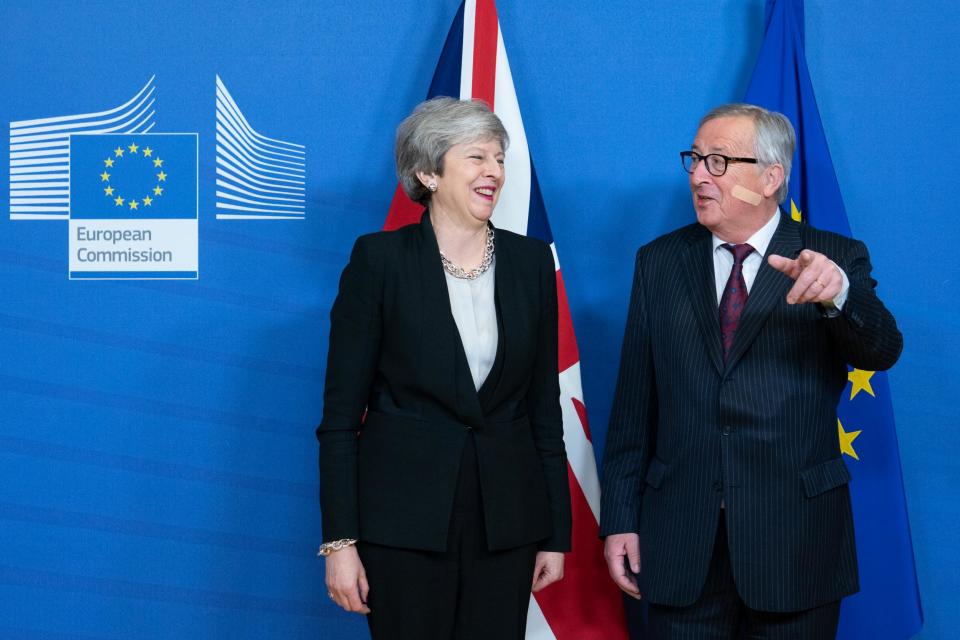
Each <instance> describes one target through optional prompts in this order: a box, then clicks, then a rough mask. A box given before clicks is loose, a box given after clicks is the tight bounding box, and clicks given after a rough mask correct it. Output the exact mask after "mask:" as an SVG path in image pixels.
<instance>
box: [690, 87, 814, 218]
mask: <svg viewBox="0 0 960 640" xmlns="http://www.w3.org/2000/svg"><path fill="white" fill-rule="evenodd" d="M736 116H746V117H748V118H750V119H751V120H753V126H754V130H755V131H756V149H755V150H754V152H755V153H756V156H757V160H758V161H759V162H760V166H766V167H769V166H770V165H774V164H779V165H780V166H782V167H783V184H781V185H780V189H779V190H778V191H777V202H778V203H780V202H783V201H784V200H786V199H787V189H788V188H789V186H790V167H791V165H792V164H793V150H794V149H795V148H796V146H797V136H796V134H795V133H794V131H793V125H792V124H790V119H789V118H787V116H785V115H783V114H782V113H778V112H776V111H768V110H767V109H764V108H763V107H758V106H756V105H753V104H744V103H732V104H725V105H721V106H719V107H717V108H716V109H713V110H712V111H710V113H708V114H707V115H705V116H703V118H702V119H701V120H700V126H701V127H702V126H703V125H704V124H706V123H707V122H709V121H710V120H716V119H717V118H729V117H736Z"/></svg>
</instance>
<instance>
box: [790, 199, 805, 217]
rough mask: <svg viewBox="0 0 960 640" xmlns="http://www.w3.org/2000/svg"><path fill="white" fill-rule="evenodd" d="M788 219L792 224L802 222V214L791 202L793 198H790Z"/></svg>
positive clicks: (794, 203)
mask: <svg viewBox="0 0 960 640" xmlns="http://www.w3.org/2000/svg"><path fill="white" fill-rule="evenodd" d="M790 217H791V218H792V219H793V220H794V222H800V221H801V220H803V212H802V211H800V209H798V208H797V203H796V202H794V201H793V198H790Z"/></svg>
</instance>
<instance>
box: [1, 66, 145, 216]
mask: <svg viewBox="0 0 960 640" xmlns="http://www.w3.org/2000/svg"><path fill="white" fill-rule="evenodd" d="M155 77H156V76H151V77H150V79H149V80H147V83H146V84H145V85H144V86H143V88H142V89H140V91H139V92H137V94H136V95H135V96H133V97H132V98H130V100H128V101H127V102H125V103H124V104H122V105H120V106H119V107H114V108H113V109H108V110H107V111H98V112H96V113H81V114H77V115H72V116H56V117H52V118H38V119H34V120H19V121H16V122H11V123H10V219H11V220H66V219H68V218H69V217H70V135H71V134H75V133H84V134H89V133H147V132H148V131H150V130H151V129H153V126H154V124H156V123H155V122H154V119H153V116H154V114H155V113H156V111H155V110H154V108H153V103H154V100H155V99H156V98H155V96H154V90H155V89H156V87H155V85H154V84H153V79H154V78H155Z"/></svg>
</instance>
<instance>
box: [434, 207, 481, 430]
mask: <svg viewBox="0 0 960 640" xmlns="http://www.w3.org/2000/svg"><path fill="white" fill-rule="evenodd" d="M420 282H421V283H422V284H421V286H422V289H423V305H422V313H421V317H422V324H421V326H422V328H423V330H422V331H421V332H420V336H421V338H420V339H421V343H422V345H421V349H422V353H425V354H431V353H432V354H433V356H432V359H435V361H436V362H437V364H438V370H436V371H435V372H433V373H432V374H430V375H436V376H437V381H438V382H442V383H443V384H444V386H445V387H446V389H445V390H446V394H447V395H448V399H449V401H448V406H450V407H455V408H456V411H457V415H458V416H459V418H460V420H462V421H463V422H465V423H466V424H468V425H470V426H472V427H476V428H482V426H483V423H484V420H483V412H482V410H481V409H480V402H479V400H478V399H477V390H476V389H475V388H474V386H473V376H472V375H471V374H470V366H469V365H468V363H467V356H466V353H465V352H464V350H463V341H462V340H461V339H460V331H459V330H458V329H457V323H456V321H455V320H454V319H453V312H452V311H451V310H450V293H449V291H448V290H447V280H446V276H445V275H444V271H443V266H442V264H441V263H440V248H439V246H438V245H437V238H436V235H434V233H433V225H432V224H431V223H430V212H429V211H426V212H424V214H423V217H422V218H421V220H420ZM428 357H429V356H428Z"/></svg>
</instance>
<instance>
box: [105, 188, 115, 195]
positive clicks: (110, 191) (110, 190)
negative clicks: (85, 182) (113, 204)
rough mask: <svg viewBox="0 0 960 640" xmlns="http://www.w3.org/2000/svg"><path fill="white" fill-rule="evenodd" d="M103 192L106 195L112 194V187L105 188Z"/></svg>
mask: <svg viewBox="0 0 960 640" xmlns="http://www.w3.org/2000/svg"><path fill="white" fill-rule="evenodd" d="M103 192H104V193H105V194H107V195H108V196H112V195H113V187H107V188H106V189H104V190H103Z"/></svg>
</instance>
